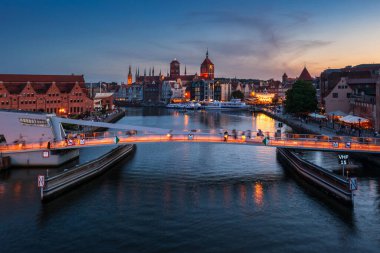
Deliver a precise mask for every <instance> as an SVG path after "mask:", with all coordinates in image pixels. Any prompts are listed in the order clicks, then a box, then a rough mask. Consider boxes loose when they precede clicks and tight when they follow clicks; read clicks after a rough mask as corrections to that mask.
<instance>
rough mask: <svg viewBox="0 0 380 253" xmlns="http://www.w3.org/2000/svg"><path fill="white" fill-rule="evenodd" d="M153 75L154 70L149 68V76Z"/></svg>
mask: <svg viewBox="0 0 380 253" xmlns="http://www.w3.org/2000/svg"><path fill="white" fill-rule="evenodd" d="M151 75H152V69H151V68H149V76H151Z"/></svg>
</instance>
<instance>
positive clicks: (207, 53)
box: [206, 48, 208, 58]
mask: <svg viewBox="0 0 380 253" xmlns="http://www.w3.org/2000/svg"><path fill="white" fill-rule="evenodd" d="M206 58H208V48H207V51H206Z"/></svg>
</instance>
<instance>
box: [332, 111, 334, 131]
mask: <svg viewBox="0 0 380 253" xmlns="http://www.w3.org/2000/svg"><path fill="white" fill-rule="evenodd" d="M334 121H335V113H333V114H332V123H333V129H335V125H334V123H335V122H334Z"/></svg>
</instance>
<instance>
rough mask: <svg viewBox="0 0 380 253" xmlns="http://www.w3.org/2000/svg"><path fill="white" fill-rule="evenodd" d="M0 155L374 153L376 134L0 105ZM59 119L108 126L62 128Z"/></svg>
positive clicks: (378, 148)
mask: <svg viewBox="0 0 380 253" xmlns="http://www.w3.org/2000/svg"><path fill="white" fill-rule="evenodd" d="M0 120H1V122H2V123H1V124H0V152H1V154H6V153H15V152H28V151H39V150H41V151H44V150H64V149H76V148H87V147H97V146H106V145H115V144H117V145H120V144H132V143H160V142H183V143H185V142H187V143H223V144H239V145H252V146H266V147H281V148H297V149H305V150H307V149H308V150H321V151H344V152H364V153H380V138H358V137H348V136H347V137H342V136H336V137H328V136H319V135H304V134H285V133H273V132H266V131H265V129H262V130H263V131H261V130H260V131H256V130H252V129H248V130H241V131H238V130H232V129H184V130H171V129H162V128H156V127H146V126H145V127H144V126H134V125H128V124H119V123H117V124H111V123H104V122H93V121H85V120H74V119H67V118H61V117H57V116H56V115H55V114H41V113H29V112H19V111H8V110H0ZM65 124H66V125H67V124H69V125H79V126H87V127H98V128H99V127H100V128H106V129H111V130H112V131H107V132H91V131H87V132H76V133H73V132H72V133H70V134H69V133H68V132H67V131H66V130H65Z"/></svg>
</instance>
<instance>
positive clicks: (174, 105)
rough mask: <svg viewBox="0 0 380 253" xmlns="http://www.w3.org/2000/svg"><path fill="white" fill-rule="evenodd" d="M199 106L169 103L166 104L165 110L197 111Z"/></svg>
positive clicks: (190, 103)
mask: <svg viewBox="0 0 380 253" xmlns="http://www.w3.org/2000/svg"><path fill="white" fill-rule="evenodd" d="M200 107H201V105H200V104H199V103H194V102H189V103H175V104H173V103H171V104H167V105H166V108H168V109H188V110H197V109H198V108H200Z"/></svg>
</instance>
